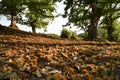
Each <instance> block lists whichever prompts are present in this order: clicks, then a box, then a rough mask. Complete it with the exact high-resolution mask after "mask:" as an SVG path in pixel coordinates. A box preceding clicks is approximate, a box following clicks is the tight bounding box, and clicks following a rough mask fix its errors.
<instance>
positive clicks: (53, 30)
mask: <svg viewBox="0 0 120 80" xmlns="http://www.w3.org/2000/svg"><path fill="white" fill-rule="evenodd" d="M64 7H65V5H63V2H61V3H59V2H57V3H56V8H57V10H56V13H55V14H63V13H64ZM67 21H68V20H67V18H62V17H61V16H59V17H57V18H55V19H54V20H53V22H52V23H49V25H48V26H47V31H46V32H44V29H36V32H37V33H45V34H57V35H60V34H61V31H62V29H63V27H62V25H65V24H66V23H67ZM0 24H2V25H5V26H9V25H10V21H8V20H6V18H5V17H1V19H0ZM17 26H18V27H19V29H20V30H24V31H28V32H32V29H31V27H28V26H26V25H21V24H17ZM67 28H68V27H67ZM68 29H69V28H68ZM71 30H72V31H76V32H77V33H78V34H79V33H82V31H79V29H77V28H76V27H72V28H71Z"/></svg>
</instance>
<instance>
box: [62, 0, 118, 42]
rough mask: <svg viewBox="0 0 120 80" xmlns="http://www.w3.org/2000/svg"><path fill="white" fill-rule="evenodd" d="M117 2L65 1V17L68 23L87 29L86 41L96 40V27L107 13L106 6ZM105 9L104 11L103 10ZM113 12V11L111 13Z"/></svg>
mask: <svg viewBox="0 0 120 80" xmlns="http://www.w3.org/2000/svg"><path fill="white" fill-rule="evenodd" d="M118 3H120V1H119V0H65V5H66V7H65V15H64V17H68V19H69V22H68V23H67V25H71V24H72V23H73V24H74V25H76V26H79V27H81V28H88V29H87V32H88V39H90V40H93V39H96V38H97V26H98V22H99V21H100V18H101V17H102V16H104V15H105V14H107V13H109V12H108V11H109V10H110V8H107V7H106V4H111V5H115V4H118ZM104 8H105V9H104ZM113 12H115V10H114V11H113Z"/></svg>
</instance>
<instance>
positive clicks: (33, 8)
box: [25, 0, 55, 28]
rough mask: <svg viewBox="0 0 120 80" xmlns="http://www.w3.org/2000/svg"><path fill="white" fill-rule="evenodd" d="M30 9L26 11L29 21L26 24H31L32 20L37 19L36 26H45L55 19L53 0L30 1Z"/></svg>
mask: <svg viewBox="0 0 120 80" xmlns="http://www.w3.org/2000/svg"><path fill="white" fill-rule="evenodd" d="M27 5H28V11H27V12H26V15H25V16H26V17H27V21H26V22H25V23H26V24H28V25H29V23H30V22H33V21H35V26H36V27H37V28H44V27H45V26H47V25H48V23H49V22H51V21H52V20H53V19H54V16H53V14H52V12H53V11H55V8H54V1H51V0H41V1H38V0H34V1H31V2H29V3H27Z"/></svg>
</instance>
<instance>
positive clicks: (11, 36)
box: [0, 27, 120, 80]
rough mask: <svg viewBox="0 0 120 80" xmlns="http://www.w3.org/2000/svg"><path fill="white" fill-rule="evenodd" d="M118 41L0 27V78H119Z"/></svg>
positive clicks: (119, 51) (2, 79)
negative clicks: (59, 35)
mask: <svg viewBox="0 0 120 80" xmlns="http://www.w3.org/2000/svg"><path fill="white" fill-rule="evenodd" d="M119 76H120V43H117V42H109V41H101V42H100V41H99V42H96V41H74V40H67V39H52V38H49V37H47V36H45V35H40V34H32V33H27V32H22V31H16V30H13V29H9V28H6V27H2V28H1V27H0V80H120V79H118V78H119Z"/></svg>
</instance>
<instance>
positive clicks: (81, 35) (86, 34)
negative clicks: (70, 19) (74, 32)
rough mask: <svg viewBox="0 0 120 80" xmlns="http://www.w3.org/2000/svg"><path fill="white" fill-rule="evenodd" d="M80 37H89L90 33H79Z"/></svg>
mask: <svg viewBox="0 0 120 80" xmlns="http://www.w3.org/2000/svg"><path fill="white" fill-rule="evenodd" d="M79 37H80V38H82V39H87V38H88V33H87V32H85V33H81V34H79Z"/></svg>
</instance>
